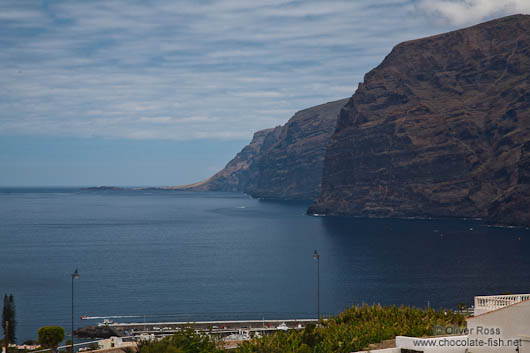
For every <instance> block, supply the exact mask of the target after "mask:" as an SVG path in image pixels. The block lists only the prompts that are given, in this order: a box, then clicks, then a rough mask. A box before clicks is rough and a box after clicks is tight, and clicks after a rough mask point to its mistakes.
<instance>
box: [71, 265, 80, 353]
mask: <svg viewBox="0 0 530 353" xmlns="http://www.w3.org/2000/svg"><path fill="white" fill-rule="evenodd" d="M78 278H79V272H77V268H76V269H75V271H74V273H72V353H74V279H78Z"/></svg>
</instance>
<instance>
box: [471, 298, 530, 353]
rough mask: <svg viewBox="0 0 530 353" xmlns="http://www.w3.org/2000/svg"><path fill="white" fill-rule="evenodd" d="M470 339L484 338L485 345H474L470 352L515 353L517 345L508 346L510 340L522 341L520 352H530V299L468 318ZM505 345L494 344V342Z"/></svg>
mask: <svg viewBox="0 0 530 353" xmlns="http://www.w3.org/2000/svg"><path fill="white" fill-rule="evenodd" d="M467 328H468V330H469V338H470V340H482V341H484V342H485V343H486V346H485V347H472V346H471V345H470V347H469V352H470V353H482V352H488V353H493V352H494V353H515V352H517V350H516V347H515V346H510V347H508V346H506V345H507V343H508V340H512V341H513V340H518V339H525V340H526V341H525V340H523V341H522V346H521V347H520V350H519V352H520V353H530V301H524V302H521V303H518V304H514V305H511V306H508V307H505V308H502V309H499V310H495V311H490V312H488V313H486V314H483V315H480V316H475V317H472V318H469V319H467ZM501 340H502V342H503V343H504V344H505V346H503V347H501V346H497V347H495V346H492V344H493V343H494V342H499V343H500V342H501ZM488 343H489V344H488Z"/></svg>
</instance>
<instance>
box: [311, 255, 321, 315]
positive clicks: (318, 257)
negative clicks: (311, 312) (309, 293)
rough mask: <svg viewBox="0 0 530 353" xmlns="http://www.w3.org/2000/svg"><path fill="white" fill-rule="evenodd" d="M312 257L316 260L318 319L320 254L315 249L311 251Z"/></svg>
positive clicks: (318, 305)
mask: <svg viewBox="0 0 530 353" xmlns="http://www.w3.org/2000/svg"><path fill="white" fill-rule="evenodd" d="M313 259H315V260H317V308H318V311H317V313H318V321H320V255H319V254H318V252H317V251H316V250H315V252H314V253H313Z"/></svg>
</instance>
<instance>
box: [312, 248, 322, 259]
mask: <svg viewBox="0 0 530 353" xmlns="http://www.w3.org/2000/svg"><path fill="white" fill-rule="evenodd" d="M313 259H315V260H318V259H320V255H319V254H318V252H317V251H316V250H315V252H314V253H313Z"/></svg>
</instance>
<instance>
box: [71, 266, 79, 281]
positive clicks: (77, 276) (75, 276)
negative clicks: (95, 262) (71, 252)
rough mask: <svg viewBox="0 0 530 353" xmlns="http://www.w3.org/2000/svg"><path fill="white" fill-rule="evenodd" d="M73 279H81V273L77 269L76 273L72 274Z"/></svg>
mask: <svg viewBox="0 0 530 353" xmlns="http://www.w3.org/2000/svg"><path fill="white" fill-rule="evenodd" d="M72 278H75V279H77V278H79V272H77V268H76V269H75V272H74V273H72Z"/></svg>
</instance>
